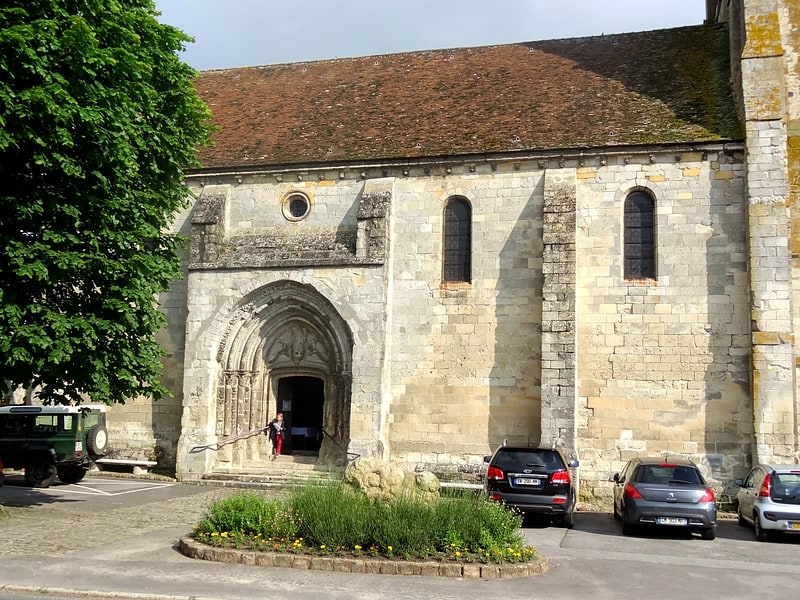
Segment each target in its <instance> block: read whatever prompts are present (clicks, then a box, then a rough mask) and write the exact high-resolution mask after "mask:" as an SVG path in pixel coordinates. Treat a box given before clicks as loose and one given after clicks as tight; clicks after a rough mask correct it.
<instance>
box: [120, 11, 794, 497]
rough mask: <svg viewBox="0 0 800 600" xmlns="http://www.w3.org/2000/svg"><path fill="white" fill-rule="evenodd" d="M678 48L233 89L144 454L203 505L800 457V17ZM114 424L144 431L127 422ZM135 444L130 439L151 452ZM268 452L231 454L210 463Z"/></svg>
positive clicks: (560, 44) (254, 77)
mask: <svg viewBox="0 0 800 600" xmlns="http://www.w3.org/2000/svg"><path fill="white" fill-rule="evenodd" d="M707 4H708V19H707V22H706V24H703V25H698V26H694V27H682V28H678V29H669V30H662V31H651V32H643V33H632V34H620V35H609V36H599V37H593V38H581V39H570V40H553V41H545V42H530V43H522V44H513V45H503V46H492V47H483V48H466V49H453V50H437V51H426V52H413V53H404V54H396V55H386V56H374V57H362V58H354V59H337V60H330V61H319V62H310V63H298V64H287V65H271V66H266V67H251V68H241V69H228V70H222V71H209V72H204V73H202V74H201V75H200V77H199V78H198V81H197V88H198V91H199V92H200V94H201V96H202V97H203V98H204V99H205V100H206V102H207V103H208V104H209V106H210V108H211V110H212V113H213V115H214V120H215V123H216V124H217V126H218V127H219V132H218V134H217V139H216V145H215V146H214V147H213V148H208V149H205V150H204V151H203V152H202V154H201V160H202V163H203V168H202V169H197V170H192V171H188V172H187V173H186V182H187V185H188V186H189V188H190V189H191V190H192V191H193V193H194V194H195V200H194V201H193V203H192V206H191V207H190V208H189V209H188V210H187V211H186V212H185V213H184V214H182V215H180V216H179V217H178V219H177V220H176V222H175V231H176V232H179V233H181V234H184V235H186V236H187V237H188V238H189V240H190V241H189V244H188V247H187V251H186V257H185V259H186V260H185V274H186V276H185V279H184V280H183V281H180V282H176V283H175V285H174V286H173V288H172V290H171V291H170V293H168V294H164V296H163V298H162V307H163V309H164V311H165V313H166V315H167V318H168V321H169V323H170V327H169V328H168V329H167V330H165V331H164V332H163V335H162V343H163V345H164V347H165V349H166V351H167V356H166V376H167V377H166V381H167V382H168V383H169V385H170V387H171V388H172V389H173V390H174V391H175V398H174V399H173V400H171V401H165V402H159V403H157V404H151V403H148V402H145V401H143V400H135V401H131V402H128V403H127V404H126V405H124V406H119V407H115V408H114V409H113V411H112V415H111V416H110V417H109V421H112V424H111V427H112V428H114V427H116V428H118V431H117V432H115V431H114V430H113V429H112V432H111V433H112V440H113V439H117V440H125V441H121V442H119V443H118V444H116V448H117V449H118V450H119V451H121V452H123V453H127V454H134V453H138V454H147V455H148V456H149V457H155V458H158V460H159V461H160V462H162V463H164V464H174V465H175V470H176V474H177V475H178V477H179V478H181V479H184V480H191V479H197V478H200V477H203V476H206V475H209V474H212V473H215V472H225V473H230V472H238V473H248V472H258V470H259V469H262V468H263V467H264V466H265V464H266V462H267V460H268V458H269V446H268V444H269V442H268V440H267V438H266V437H265V436H263V435H252V436H248V434H249V433H250V432H254V431H257V430H258V429H259V428H262V427H264V426H265V425H266V423H267V422H268V421H269V420H270V419H271V418H272V417H273V416H274V415H275V414H276V413H277V412H283V413H284V415H285V418H286V420H287V422H288V425H289V428H290V431H291V433H292V435H291V437H290V439H289V441H288V444H289V446H290V450H291V451H292V452H293V453H296V454H304V455H310V456H315V457H317V460H318V461H319V462H320V463H321V464H325V465H342V464H344V463H345V462H346V461H347V460H349V459H352V458H354V457H357V456H377V457H380V458H383V459H386V460H390V461H392V462H396V463H398V464H400V465H402V466H403V467H404V468H406V469H408V470H414V469H425V470H431V471H433V472H434V473H436V474H437V475H439V476H440V477H442V478H444V479H454V480H459V479H460V480H463V479H477V478H478V477H479V474H480V473H481V471H482V469H483V456H484V455H485V454H489V453H490V452H491V451H492V450H493V449H494V448H495V447H497V446H498V445H499V444H502V443H509V444H546V445H552V444H555V445H559V446H560V447H562V449H563V450H564V451H565V453H566V454H568V455H571V456H574V457H576V458H578V459H580V461H581V467H580V469H579V476H580V480H581V489H582V494H583V495H584V496H586V497H589V496H593V497H595V498H603V497H605V496H606V495H607V493H608V489H609V488H608V483H607V482H608V479H609V477H610V475H611V474H613V473H614V472H615V471H617V470H619V468H620V467H621V466H622V464H624V462H625V461H626V460H627V459H628V458H629V457H630V456H632V455H636V454H650V455H653V454H655V455H662V454H680V455H682V456H687V457H689V458H691V459H693V460H695V461H697V462H698V463H700V464H701V465H702V466H703V469H704V470H705V472H706V473H707V475H708V476H709V478H710V479H711V480H712V481H713V482H715V484H716V485H717V487H718V488H719V489H722V488H724V487H725V485H726V484H729V483H730V481H732V479H733V478H734V477H739V476H742V475H743V473H744V472H745V471H746V469H747V468H748V466H749V465H751V464H752V463H753V462H755V461H762V460H769V461H778V462H798V461H800V456H798V451H799V450H800V441H799V435H800V429H799V427H800V426H799V424H798V419H799V417H798V413H799V412H800V396H799V394H798V385H797V366H798V350H797V345H796V342H795V339H796V337H797V326H798V323H799V322H800V308H798V307H800V271H798V266H799V265H798V252H800V236H798V223H800V221H798V216H797V215H798V208H797V202H796V199H797V197H798V185H799V182H800V177H798V174H799V173H800V120H798V115H800V107H799V106H798V102H800V83H799V81H798V80H799V78H800V67H798V60H797V59H798V44H800V36H799V35H798V33H797V31H798V25H800V14H798V13H799V12H800V8H798V6H797V3H795V2H790V1H781V0H760V1H756V0H720V1H718V2H714V1H709V2H708V3H707ZM114 422H116V423H117V424H116V425H114ZM123 432H124V433H123ZM231 437H239V438H241V439H238V440H237V441H234V442H232V443H230V444H226V445H224V446H222V447H220V448H219V450H217V451H216V452H193V450H194V449H196V448H197V447H198V446H203V445H213V444H216V443H218V442H219V441H220V440H224V439H226V438H231Z"/></svg>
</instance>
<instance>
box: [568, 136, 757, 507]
mask: <svg viewBox="0 0 800 600" xmlns="http://www.w3.org/2000/svg"><path fill="white" fill-rule="evenodd" d="M653 158H654V160H652V161H651V160H650V159H649V157H648V156H647V155H640V156H634V157H630V158H629V160H627V161H626V160H621V161H617V162H616V163H615V164H614V163H612V162H611V161H609V164H608V166H607V167H606V168H605V169H595V168H585V169H582V170H580V171H579V173H578V177H579V181H580V185H579V188H578V203H579V204H578V219H577V221H578V227H577V229H578V234H577V238H578V240H577V245H578V256H579V259H578V282H579V283H578V331H579V348H578V355H579V362H578V364H579V367H578V372H579V378H580V380H579V385H580V390H579V401H580V419H581V421H580V430H579V435H578V439H579V444H580V447H581V452H580V455H581V459H582V468H581V477H582V481H583V483H584V493H585V494H592V495H595V496H598V497H604V496H607V495H608V494H609V491H610V484H609V483H608V480H609V478H610V477H611V475H613V473H615V472H617V471H619V470H620V469H621V468H622V466H623V465H624V463H625V461H627V460H628V459H629V458H631V457H632V456H635V455H642V454H647V455H656V456H660V455H663V454H664V453H674V454H679V455H682V456H687V457H689V458H692V459H694V460H695V461H697V462H699V463H701V464H702V465H703V466H704V467H705V471H706V474H707V475H709V476H710V477H711V479H712V480H713V481H714V482H715V483H718V484H721V483H722V482H727V481H728V480H732V479H733V476H734V475H736V476H741V475H742V474H743V473H744V472H745V470H746V468H747V464H748V462H749V457H750V452H751V439H752V427H753V424H752V407H751V405H750V399H749V383H750V382H749V344H750V338H749V328H750V323H749V311H748V301H749V297H748V269H747V233H746V228H745V222H746V221H745V214H746V213H745V210H746V206H745V202H744V199H743V175H744V166H743V154H742V152H741V150H740V149H736V148H735V147H729V148H722V147H719V148H717V149H713V148H709V149H708V150H706V151H704V152H684V153H674V154H673V155H672V156H670V155H667V154H665V155H663V156H654V157H653ZM634 189H639V190H646V191H648V192H650V193H651V195H652V196H653V197H654V199H655V210H656V273H657V278H656V280H653V281H647V280H642V281H626V280H624V278H623V265H622V255H623V248H622V220H621V219H622V205H623V201H624V199H625V196H626V195H627V193H629V192H630V191H631V190H634Z"/></svg>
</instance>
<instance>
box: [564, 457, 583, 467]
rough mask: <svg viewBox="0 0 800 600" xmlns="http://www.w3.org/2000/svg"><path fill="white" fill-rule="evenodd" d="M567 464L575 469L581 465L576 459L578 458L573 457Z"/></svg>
mask: <svg viewBox="0 0 800 600" xmlns="http://www.w3.org/2000/svg"><path fill="white" fill-rule="evenodd" d="M567 466H568V467H569V468H570V469H577V468H578V467H580V466H581V463H580V462H579V461H578V459H577V458H573V459H572V460H571V461H569V462H568V463H567Z"/></svg>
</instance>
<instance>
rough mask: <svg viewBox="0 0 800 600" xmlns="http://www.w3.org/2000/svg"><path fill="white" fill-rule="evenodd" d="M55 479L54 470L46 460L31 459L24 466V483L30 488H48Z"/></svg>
mask: <svg viewBox="0 0 800 600" xmlns="http://www.w3.org/2000/svg"><path fill="white" fill-rule="evenodd" d="M55 478H56V468H55V466H54V465H53V464H51V463H50V462H49V461H48V460H47V459H46V458H43V457H42V458H32V459H31V460H30V461H29V462H28V464H27V465H26V466H25V482H26V483H27V484H28V485H29V486H31V487H35V488H46V487H50V484H51V483H53V481H54V480H55Z"/></svg>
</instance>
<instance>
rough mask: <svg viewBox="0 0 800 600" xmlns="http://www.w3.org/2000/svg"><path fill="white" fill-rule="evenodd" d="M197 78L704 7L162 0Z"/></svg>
mask: <svg viewBox="0 0 800 600" xmlns="http://www.w3.org/2000/svg"><path fill="white" fill-rule="evenodd" d="M155 3H156V8H157V10H159V11H160V12H161V13H162V14H161V17H160V19H161V21H162V22H163V23H168V24H170V25H174V26H175V27H177V28H178V29H181V30H182V31H184V32H185V33H187V34H189V35H190V36H192V37H193V38H195V42H194V43H193V44H189V45H188V46H187V50H186V52H184V53H183V54H182V55H181V57H182V59H183V60H184V61H185V62H187V63H188V64H189V65H191V66H192V67H194V68H195V69H198V70H208V69H225V68H230V67H245V66H253V65H268V64H279V63H289V62H304V61H313V60H325V59H330V58H349V57H356V56H371V55H375V54H392V53H396V52H408V51H414V50H434V49H440V48H463V47H472V46H490V45H495V44H509V43H515V42H529V41H536V40H549V39H559V38H570V37H584V36H590V35H601V34H604V33H605V34H609V33H623V32H630V31H648V30H652V29H665V28H669V27H682V26H684V25H699V24H700V23H702V22H703V19H704V17H705V0H403V1H402V2H398V1H394V0H291V1H286V0H155Z"/></svg>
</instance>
